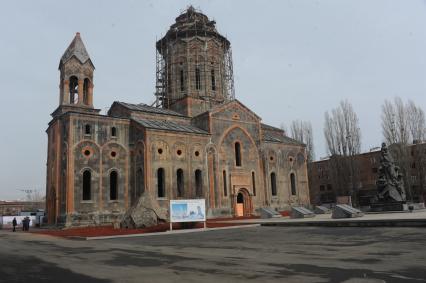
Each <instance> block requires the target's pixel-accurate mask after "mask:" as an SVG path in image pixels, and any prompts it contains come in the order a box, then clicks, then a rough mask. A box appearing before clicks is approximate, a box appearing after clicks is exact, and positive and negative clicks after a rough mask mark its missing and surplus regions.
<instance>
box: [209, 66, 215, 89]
mask: <svg viewBox="0 0 426 283" xmlns="http://www.w3.org/2000/svg"><path fill="white" fill-rule="evenodd" d="M210 75H211V79H212V90H216V78H215V75H214V70H211V72H210Z"/></svg>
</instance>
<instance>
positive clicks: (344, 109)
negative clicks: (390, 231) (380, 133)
mask: <svg viewBox="0 0 426 283" xmlns="http://www.w3.org/2000/svg"><path fill="white" fill-rule="evenodd" d="M324 118H325V124H324V137H325V140H326V143H327V151H328V153H329V154H330V165H331V171H332V176H331V177H332V181H333V183H334V184H333V185H334V186H335V187H337V188H338V191H337V193H338V194H339V195H350V196H353V200H354V201H355V202H356V196H355V194H356V191H357V184H358V181H359V170H358V165H357V162H356V160H355V158H354V156H355V155H356V154H359V153H360V150H361V130H360V128H359V121H358V116H357V115H356V113H355V111H354V110H353V107H352V104H350V103H349V102H348V101H347V100H345V101H341V102H340V104H339V106H338V107H337V108H335V109H332V110H331V114H330V113H329V112H325V115H324Z"/></svg>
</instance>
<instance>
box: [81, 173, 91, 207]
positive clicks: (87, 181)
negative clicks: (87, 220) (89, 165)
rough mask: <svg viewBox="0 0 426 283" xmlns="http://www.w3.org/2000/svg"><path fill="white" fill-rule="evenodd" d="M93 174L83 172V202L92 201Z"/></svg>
mask: <svg viewBox="0 0 426 283" xmlns="http://www.w3.org/2000/svg"><path fill="white" fill-rule="evenodd" d="M91 185H92V173H91V172H90V171H89V170H86V171H84V172H83V200H90V199H91V192H90V190H91Z"/></svg>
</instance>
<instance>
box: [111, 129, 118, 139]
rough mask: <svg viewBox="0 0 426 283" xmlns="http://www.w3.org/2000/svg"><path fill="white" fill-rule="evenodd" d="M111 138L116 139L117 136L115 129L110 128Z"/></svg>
mask: <svg viewBox="0 0 426 283" xmlns="http://www.w3.org/2000/svg"><path fill="white" fill-rule="evenodd" d="M111 136H112V137H116V136H117V128H116V127H112V128H111Z"/></svg>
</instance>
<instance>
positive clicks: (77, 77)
mask: <svg viewBox="0 0 426 283" xmlns="http://www.w3.org/2000/svg"><path fill="white" fill-rule="evenodd" d="M58 69H59V71H60V83H59V107H58V108H57V109H56V110H55V112H53V113H52V116H57V115H60V114H62V113H65V112H68V111H75V112H91V113H98V112H99V110H98V109H94V108H93V71H94V70H95V66H94V65H93V63H92V60H91V59H90V57H89V53H88V52H87V50H86V47H85V46H84V43H83V41H82V40H81V37H80V33H79V32H77V33H76V35H75V37H74V39H73V40H72V42H71V43H70V45H69V46H68V48H67V50H65V52H64V55H62V57H61V60H60V62H59V68H58Z"/></svg>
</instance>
